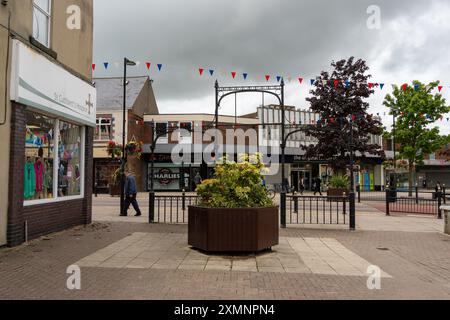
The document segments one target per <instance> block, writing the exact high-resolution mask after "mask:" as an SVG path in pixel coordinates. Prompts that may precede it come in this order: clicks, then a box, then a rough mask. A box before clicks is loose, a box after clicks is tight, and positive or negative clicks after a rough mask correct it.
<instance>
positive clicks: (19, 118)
mask: <svg viewBox="0 0 450 320" xmlns="http://www.w3.org/2000/svg"><path fill="white" fill-rule="evenodd" d="M11 100H12V117H11V122H12V126H11V148H10V150H11V151H10V163H11V165H10V185H9V210H8V245H10V246H14V245H18V244H20V243H22V242H24V241H25V239H27V238H28V239H32V238H36V237H39V236H41V235H45V234H48V233H51V232H56V231H59V230H63V229H66V228H69V227H72V226H75V225H80V224H87V223H90V221H91V195H92V188H91V182H90V181H91V178H90V176H91V175H90V174H86V173H90V172H92V142H91V141H92V132H93V127H94V126H95V100H96V91H95V88H93V87H92V86H91V85H90V84H88V83H86V82H84V81H83V80H81V79H79V78H77V77H75V76H74V75H72V74H71V73H69V72H68V71H66V70H65V69H63V68H62V67H60V66H59V65H57V64H55V63H54V62H52V61H50V60H48V59H47V58H45V57H44V56H42V55H40V54H38V53H37V52H35V51H34V50H33V49H31V48H29V47H28V46H26V45H24V44H23V43H21V42H19V41H17V40H15V41H14V42H13V63H12V75H11Z"/></svg>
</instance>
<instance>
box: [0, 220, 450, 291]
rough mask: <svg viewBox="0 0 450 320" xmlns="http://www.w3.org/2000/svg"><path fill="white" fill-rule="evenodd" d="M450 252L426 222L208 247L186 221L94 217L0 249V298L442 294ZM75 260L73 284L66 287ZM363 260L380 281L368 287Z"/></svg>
mask: <svg viewBox="0 0 450 320" xmlns="http://www.w3.org/2000/svg"><path fill="white" fill-rule="evenodd" d="M379 218H380V217H379ZM130 219H131V218H130ZM399 219H400V218H399ZM401 219H405V220H404V221H405V223H407V221H408V220H407V219H408V217H401ZM427 221H428V220H424V225H426V222H427ZM388 223H389V220H388V219H386V220H385V224H388ZM449 252H450V237H448V236H446V235H444V234H442V233H438V232H429V231H428V230H426V228H425V230H424V231H420V230H419V231H417V232H408V231H406V232H405V231H373V230H369V231H367V230H358V231H356V232H349V231H348V230H339V229H310V228H308V227H290V228H288V229H283V230H281V240H280V245H279V246H277V247H274V248H273V250H272V251H268V252H263V253H260V254H258V255H249V256H246V255H242V256H226V255H223V256H222V255H206V254H204V253H202V252H200V251H197V250H194V249H192V248H189V247H188V245H187V226H186V225H160V224H153V225H149V224H144V223H136V222H134V223H129V222H95V223H94V224H93V225H91V226H88V227H78V228H74V229H71V230H68V231H64V232H61V233H58V234H53V235H51V236H47V237H44V238H41V239H39V240H36V241H32V242H30V243H29V244H28V245H24V246H21V247H18V248H13V249H2V250H1V251H0V298H2V299H12V298H15V299H169V300H177V299H195V300H196V299H201V300H208V299H450V255H449ZM77 264H78V265H79V266H80V267H81V289H80V290H69V289H68V288H67V279H68V278H69V276H70V274H68V273H67V268H68V267H69V266H71V265H77ZM369 265H375V266H378V267H379V268H380V269H381V270H382V273H381V277H382V278H381V289H380V290H369V289H368V287H367V282H368V277H369V274H367V266H369Z"/></svg>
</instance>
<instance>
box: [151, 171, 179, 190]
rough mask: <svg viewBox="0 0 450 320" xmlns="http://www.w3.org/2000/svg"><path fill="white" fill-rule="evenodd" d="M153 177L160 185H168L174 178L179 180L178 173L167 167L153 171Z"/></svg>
mask: <svg viewBox="0 0 450 320" xmlns="http://www.w3.org/2000/svg"><path fill="white" fill-rule="evenodd" d="M155 179H156V180H158V182H159V184H160V185H163V186H167V185H170V184H171V183H172V182H173V181H174V180H177V181H179V180H180V173H174V172H172V170H170V169H169V168H162V169H160V170H159V172H158V173H155Z"/></svg>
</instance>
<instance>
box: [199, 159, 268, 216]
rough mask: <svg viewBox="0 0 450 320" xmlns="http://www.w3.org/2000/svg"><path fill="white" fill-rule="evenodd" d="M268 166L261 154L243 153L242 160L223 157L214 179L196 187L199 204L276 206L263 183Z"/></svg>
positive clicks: (245, 206)
mask: <svg viewBox="0 0 450 320" xmlns="http://www.w3.org/2000/svg"><path fill="white" fill-rule="evenodd" d="M264 169H265V166H264V164H263V163H262V162H261V155H260V154H256V155H255V156H248V155H244V156H242V157H241V159H240V161H239V163H236V162H232V161H228V160H227V159H223V160H221V161H220V163H219V164H217V165H216V168H215V175H214V179H209V180H205V181H203V183H202V184H201V185H199V186H198V187H197V190H196V191H197V194H198V195H199V196H200V199H201V200H200V205H201V206H205V207H210V208H259V207H270V206H273V205H274V204H273V201H272V200H271V199H270V198H269V197H268V195H267V191H266V188H265V187H264V186H263V184H262V175H261V172H262V171H263V170H264Z"/></svg>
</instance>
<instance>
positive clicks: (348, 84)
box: [345, 80, 350, 88]
mask: <svg viewBox="0 0 450 320" xmlns="http://www.w3.org/2000/svg"><path fill="white" fill-rule="evenodd" d="M345 87H346V88H349V87H350V81H348V80H346V81H345Z"/></svg>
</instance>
